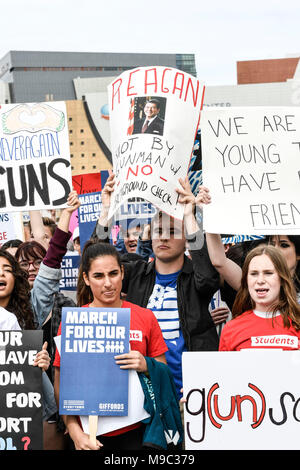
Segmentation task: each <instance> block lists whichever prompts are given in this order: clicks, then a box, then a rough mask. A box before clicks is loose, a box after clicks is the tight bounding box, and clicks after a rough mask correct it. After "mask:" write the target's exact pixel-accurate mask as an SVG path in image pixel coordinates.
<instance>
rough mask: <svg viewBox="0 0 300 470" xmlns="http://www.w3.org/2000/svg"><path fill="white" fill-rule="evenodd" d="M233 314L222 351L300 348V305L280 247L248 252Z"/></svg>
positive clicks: (226, 330) (255, 249) (264, 247)
mask: <svg viewBox="0 0 300 470" xmlns="http://www.w3.org/2000/svg"><path fill="white" fill-rule="evenodd" d="M232 317H233V319H232V320H231V321H230V322H228V323H227V324H226V325H225V326H224V328H223V330H222V333H221V338H220V345H219V350H221V351H239V350H241V349H245V348H261V347H264V348H266V347H268V348H281V349H289V350H291V349H300V345H299V339H300V305H299V304H298V302H297V296H296V290H295V286H294V283H293V280H292V277H291V273H290V271H289V268H288V265H287V263H286V261H285V259H284V257H283V255H282V254H281V252H280V251H279V250H278V249H277V248H274V247H273V246H270V245H259V246H258V247H257V248H254V249H253V250H251V251H250V252H249V253H248V255H247V257H246V259H245V262H244V264H243V268H242V279H241V287H240V289H239V291H238V293H237V296H236V299H235V302H234V305H233V308H232Z"/></svg>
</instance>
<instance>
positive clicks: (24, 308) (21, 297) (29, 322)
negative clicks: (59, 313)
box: [0, 248, 35, 330]
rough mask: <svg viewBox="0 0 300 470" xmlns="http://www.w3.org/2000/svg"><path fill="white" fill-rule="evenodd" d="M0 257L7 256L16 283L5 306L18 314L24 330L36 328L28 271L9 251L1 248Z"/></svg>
mask: <svg viewBox="0 0 300 470" xmlns="http://www.w3.org/2000/svg"><path fill="white" fill-rule="evenodd" d="M0 257H1V258H5V259H6V260H7V261H8V262H9V264H10V265H11V267H12V274H13V276H14V278H15V285H14V288H13V291H12V293H11V295H10V299H9V302H8V305H7V306H6V307H5V308H6V310H8V311H9V312H11V313H14V314H15V315H16V317H17V320H18V322H19V325H20V327H21V328H22V329H23V330H33V329H35V324H34V314H33V310H32V307H31V303H30V286H29V282H28V280H27V277H28V276H27V273H25V272H24V271H23V270H22V269H21V268H20V265H19V263H18V262H17V260H16V259H15V257H14V256H12V255H11V254H10V253H9V252H8V251H6V250H3V249H2V248H0Z"/></svg>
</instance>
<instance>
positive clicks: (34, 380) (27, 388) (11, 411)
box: [0, 331, 43, 450]
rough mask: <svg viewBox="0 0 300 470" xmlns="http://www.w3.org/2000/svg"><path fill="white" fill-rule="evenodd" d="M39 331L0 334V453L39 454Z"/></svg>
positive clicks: (40, 426)
mask: <svg viewBox="0 0 300 470" xmlns="http://www.w3.org/2000/svg"><path fill="white" fill-rule="evenodd" d="M41 349H42V331H0V365H1V368H0V450H42V449H43V425H42V372H41V369H40V368H39V367H33V366H32V363H33V361H34V357H35V355H36V354H37V353H38V351H40V350H41Z"/></svg>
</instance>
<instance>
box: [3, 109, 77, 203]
mask: <svg viewBox="0 0 300 470" xmlns="http://www.w3.org/2000/svg"><path fill="white" fill-rule="evenodd" d="M66 116H67V114H66V106H65V103H64V102H63V101H59V102H51V104H48V103H35V104H28V103H24V104H7V105H1V107H0V188H1V189H0V210H1V211H3V212H13V211H26V210H32V209H35V210H41V209H51V208H55V209H58V208H61V207H65V206H66V201H67V198H68V194H69V192H70V191H71V188H72V176H71V166H70V150H69V137H68V126H67V119H66Z"/></svg>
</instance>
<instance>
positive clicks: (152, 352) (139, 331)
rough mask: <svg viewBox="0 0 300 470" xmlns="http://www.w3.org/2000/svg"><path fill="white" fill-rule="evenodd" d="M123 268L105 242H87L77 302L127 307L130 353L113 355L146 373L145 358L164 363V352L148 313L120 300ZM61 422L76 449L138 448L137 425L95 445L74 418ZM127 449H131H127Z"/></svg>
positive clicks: (124, 365)
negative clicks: (152, 358) (128, 311)
mask: <svg viewBox="0 0 300 470" xmlns="http://www.w3.org/2000/svg"><path fill="white" fill-rule="evenodd" d="M122 280H123V266H122V265H121V262H120V258H119V254H118V252H117V250H116V249H115V247H114V246H112V245H110V244H108V243H99V242H93V241H89V242H87V243H86V245H85V247H84V250H83V253H82V259H81V266H80V269H79V275H78V287H77V303H78V305H79V306H82V307H95V308H105V307H110V308H130V309H131V315H130V330H131V331H132V332H133V333H134V334H133V335H131V338H130V349H131V350H130V352H129V353H127V354H120V355H119V356H116V363H117V364H119V365H120V368H121V369H134V370H136V371H137V372H147V362H146V360H145V357H144V356H149V357H154V358H155V359H156V360H157V361H160V362H164V363H166V360H165V354H164V353H165V352H166V351H167V347H166V344H165V342H164V339H163V336H162V333H161V329H160V327H159V324H158V322H157V320H156V318H155V316H154V314H153V313H152V312H151V310H148V309H145V308H142V307H139V306H137V305H134V304H131V303H130V302H126V301H123V300H122V299H121V289H122ZM54 367H55V385H54V389H55V393H56V398H57V400H58V398H59V376H60V369H59V367H60V357H59V354H58V352H56V356H55V361H54ZM64 421H65V424H66V427H67V429H68V432H69V434H70V437H71V438H72V440H73V442H74V445H75V449H76V450H98V449H99V448H100V447H102V442H104V447H105V448H112V449H113V448H114V449H115V450H120V449H122V446H124V448H127V449H130V450H137V449H139V448H141V443H142V430H143V428H142V427H141V426H140V423H137V424H136V425H133V426H130V427H127V428H123V429H119V430H117V431H114V432H113V433H110V434H109V435H106V436H104V437H103V436H102V437H100V440H97V441H96V446H95V445H94V444H93V443H92V442H91V440H90V438H89V436H88V435H87V434H85V433H84V432H83V430H82V428H81V426H80V424H79V422H78V419H77V417H76V416H64ZM129 446H130V447H129Z"/></svg>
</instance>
